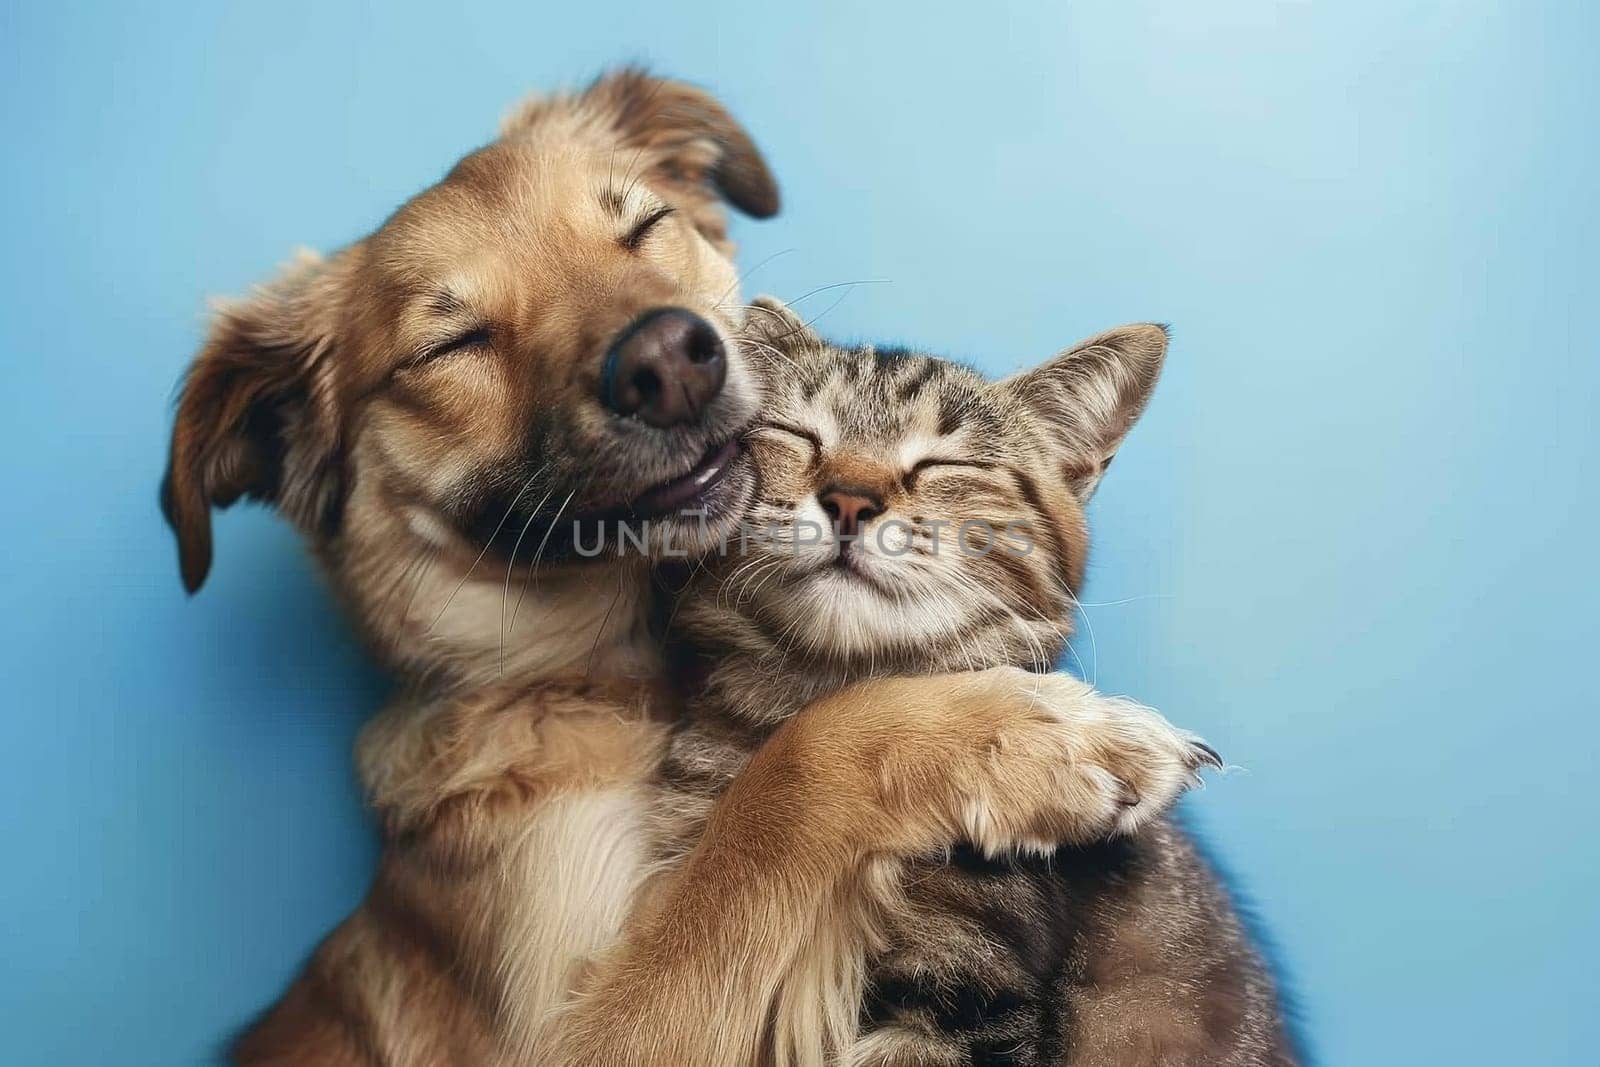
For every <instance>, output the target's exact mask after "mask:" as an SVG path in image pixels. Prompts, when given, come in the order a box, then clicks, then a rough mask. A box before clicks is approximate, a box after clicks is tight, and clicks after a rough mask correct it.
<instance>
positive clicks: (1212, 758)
mask: <svg viewBox="0 0 1600 1067" xmlns="http://www.w3.org/2000/svg"><path fill="white" fill-rule="evenodd" d="M1012 684H1013V685H1014V686H1015V689H1014V691H1013V698H1012V699H1014V700H1016V701H1018V702H1019V705H1020V706H1022V707H1025V708H1026V709H1028V711H1029V712H1031V714H1029V715H1027V716H1026V717H1025V720H1024V721H1023V722H1022V723H1020V724H1013V725H1012V726H1011V727H1010V728H1007V729H1005V730H1004V731H1003V732H1002V735H1001V736H1002V741H1001V745H1000V747H999V751H998V752H997V753H996V756H997V761H998V765H999V768H1000V771H1001V773H1002V774H1005V772H1006V770H1007V769H1009V770H1010V771H1012V772H1014V773H1012V774H1011V775H1009V776H1008V777H1009V781H1008V782H1002V783H1000V789H999V792H1001V793H1007V792H1014V791H1016V790H1020V791H1021V792H1022V795H1017V796H1013V797H1011V798H1009V799H1010V800H1012V801H1013V802H1015V803H1018V804H1019V805H1020V810H1017V811H1014V812H1012V814H1016V815H1021V816H1023V820H1024V825H1025V826H1026V827H1027V829H1026V830H1025V831H1024V834H1023V836H1022V838H1021V839H1020V840H1016V841H1011V842H1003V841H1001V840H999V838H1002V837H1004V836H1005V835H1004V834H1003V832H1000V833H997V831H1002V828H1003V827H1005V825H1006V824H1007V823H1008V822H1009V821H1010V820H1007V819H1005V818H1004V817H999V818H996V817H993V816H992V815H991V817H989V818H987V819H986V818H983V816H982V813H979V812H974V816H975V819H974V821H975V825H974V826H973V830H974V831H975V836H974V838H973V840H974V841H975V842H977V843H978V844H979V845H980V847H985V848H986V849H988V850H992V851H998V850H999V849H1000V848H1004V847H1016V846H1018V845H1020V846H1022V847H1032V848H1037V849H1041V850H1044V849H1049V848H1051V847H1053V846H1054V845H1056V844H1061V843H1069V844H1082V843H1088V842H1091V841H1096V840H1101V839H1103V838H1106V837H1110V836H1112V835H1115V834H1122V833H1131V832H1132V831H1134V830H1136V829H1138V827H1140V826H1142V825H1143V824H1145V823H1146V822H1148V821H1149V820H1150V819H1152V818H1154V817H1155V816H1157V815H1159V814H1161V813H1162V812H1163V811H1165V810H1167V808H1168V807H1170V806H1171V805H1172V803H1173V802H1174V801H1175V800H1177V798H1178V797H1179V796H1180V795H1181V794H1182V793H1183V792H1184V791H1185V790H1186V789H1189V788H1191V787H1193V786H1195V785H1198V784H1199V782H1200V777H1199V772H1200V769H1201V768H1202V767H1207V766H1210V767H1216V768H1220V767H1221V766H1222V760H1221V758H1220V757H1219V756H1218V755H1217V752H1216V750H1215V749H1213V748H1212V747H1211V746H1210V745H1208V744H1206V743H1205V742H1204V741H1202V740H1201V739H1200V738H1199V737H1197V736H1195V735H1194V734H1192V733H1189V732H1188V731H1186V730H1180V729H1178V728H1177V727H1175V726H1173V725H1172V724H1171V723H1169V722H1168V721H1167V720H1166V719H1164V718H1162V717H1161V716H1160V715H1158V714H1157V713H1156V712H1154V711H1151V710H1150V709H1149V708H1147V707H1144V706H1143V705H1141V704H1137V703H1135V702H1134V701H1131V700H1127V699H1125V698H1121V697H1108V696H1105V695H1103V694H1100V693H1097V692H1095V690H1094V689H1093V688H1091V687H1090V686H1088V685H1086V684H1085V683H1083V682H1081V681H1079V680H1078V679H1076V678H1073V677H1072V676H1070V675H1066V674H1047V675H1038V674H1027V673H1025V672H1021V671H1019V672H1016V674H1015V675H1014V676H1013V679H1012ZM1030 720H1031V721H1030ZM997 799H998V798H997ZM997 846H998V847H997Z"/></svg>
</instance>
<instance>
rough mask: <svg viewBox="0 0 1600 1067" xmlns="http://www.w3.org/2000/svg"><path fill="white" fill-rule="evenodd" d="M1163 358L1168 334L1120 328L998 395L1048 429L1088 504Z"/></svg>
mask: <svg viewBox="0 0 1600 1067" xmlns="http://www.w3.org/2000/svg"><path fill="white" fill-rule="evenodd" d="M1166 354H1167V328H1166V327H1165V326H1155V325H1151V324H1149V323H1136V324H1134V325H1131V326H1119V327H1117V328H1116V329H1114V330H1108V331H1106V332H1105V333H1102V334H1098V335H1096V336H1094V337H1091V338H1089V339H1088V340H1086V341H1080V342H1079V343H1078V344H1076V345H1073V346H1072V347H1071V348H1069V349H1067V350H1066V351H1064V352H1062V353H1061V354H1060V355H1058V356H1056V357H1055V358H1054V359H1052V360H1050V361H1049V362H1048V363H1045V364H1044V365H1042V366H1039V367H1035V368H1033V369H1032V370H1028V371H1023V372H1022V373H1021V374H1017V375H1014V376H1012V377H1010V378H1007V379H1006V380H1005V381H1003V382H1001V383H1000V384H999V386H998V388H1000V389H1002V390H1005V391H1006V392H1009V393H1010V394H1011V395H1012V396H1013V397H1015V398H1016V399H1017V400H1019V401H1021V402H1022V403H1023V404H1024V405H1025V406H1026V407H1027V408H1028V409H1030V410H1031V411H1032V412H1033V413H1034V414H1035V415H1037V416H1038V417H1040V418H1042V419H1043V420H1044V421H1045V423H1046V425H1047V426H1048V427H1049V430H1050V433H1051V435H1052V437H1053V438H1054V439H1055V441H1056V442H1057V444H1058V445H1059V447H1060V448H1061V450H1062V454H1063V456H1064V460H1063V462H1064V465H1065V473H1066V478H1067V483H1068V485H1069V486H1070V487H1071V489H1072V492H1073V494H1074V495H1075V496H1077V498H1078V499H1079V500H1080V501H1087V500H1088V499H1089V497H1090V496H1091V495H1092V494H1093V493H1094V490H1095V486H1097V485H1098V484H1099V483H1100V476H1101V475H1102V474H1104V473H1105V469H1106V467H1107V466H1108V465H1109V464H1110V463H1111V458H1112V456H1114V455H1115V454H1116V451H1117V448H1118V446H1119V445H1121V444H1122V439H1123V438H1124V437H1125V436H1127V433H1128V431H1129V430H1131V429H1132V428H1133V424H1134V423H1135V422H1136V421H1138V418H1139V416H1140V414H1142V413H1143V412H1144V408H1145V404H1146V403H1148V402H1149V400H1150V394H1151V393H1152V392H1153V391H1154V390H1155V386H1156V379H1157V378H1158V377H1159V376H1160V374H1161V364H1162V362H1163V360H1165V358H1166Z"/></svg>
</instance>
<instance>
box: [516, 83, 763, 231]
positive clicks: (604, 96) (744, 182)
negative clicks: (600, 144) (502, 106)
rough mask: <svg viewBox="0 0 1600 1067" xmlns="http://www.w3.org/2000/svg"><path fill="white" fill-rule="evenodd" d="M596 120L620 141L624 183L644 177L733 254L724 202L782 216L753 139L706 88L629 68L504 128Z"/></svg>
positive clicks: (524, 111)
mask: <svg viewBox="0 0 1600 1067" xmlns="http://www.w3.org/2000/svg"><path fill="white" fill-rule="evenodd" d="M564 118H565V119H569V120H570V119H576V120H577V121H579V122H587V121H589V120H598V121H599V122H602V123H604V124H605V125H606V126H607V127H608V128H609V130H610V133H611V135H612V136H613V137H615V139H616V141H615V152H616V161H615V162H616V171H617V179H618V181H622V182H625V181H629V180H632V178H633V177H634V176H636V175H638V176H643V177H644V178H645V180H647V181H648V182H649V183H650V185H651V187H652V188H654V189H656V190H657V191H658V192H660V193H661V195H663V196H664V197H666V198H667V199H668V200H669V201H670V202H672V203H673V205H674V206H675V207H677V208H679V209H680V210H681V211H683V212H685V214H686V215H687V216H688V217H689V218H690V219H691V220H692V221H693V222H694V224H695V226H696V228H698V229H699V230H700V232H701V233H703V234H704V235H705V236H706V238H707V239H708V240H710V241H711V242H712V243H714V244H717V245H719V246H721V247H722V248H724V250H728V245H727V232H728V220H727V217H726V215H725V214H724V212H723V210H722V206H721V205H722V202H723V201H726V202H727V203H729V204H732V205H733V206H734V207H736V208H738V209H739V210H740V211H742V212H744V213H745V214H746V215H750V216H752V217H754V218H758V219H764V218H769V217H771V216H772V215H776V214H777V213H778V183H777V181H776V180H775V179H774V178H773V177H772V172H771V171H770V170H769V169H768V168H767V163H766V160H765V159H763V158H762V156H761V152H760V151H759V150H758V149H757V148H756V146H755V142H754V141H753V140H752V139H751V137H750V134H749V133H748V132H746V131H745V129H744V127H742V126H740V125H739V123H738V122H737V121H735V120H734V118H733V116H732V115H730V114H728V111H727V109H726V108H724V107H723V106H722V105H721V104H720V103H718V102H717V100H716V99H715V98H713V97H712V96H711V94H709V93H707V92H706V91H705V90H703V89H698V88H696V87H695V86H693V85H688V84H686V83H684V82H680V81H673V80H671V79H668V78H658V77H656V76H654V75H652V74H649V73H647V72H645V71H644V70H641V69H639V68H637V67H625V68H623V69H621V70H616V71H612V72H611V73H609V74H604V75H602V76H601V77H599V78H597V79H596V80H595V81H594V83H593V84H591V85H590V86H589V87H588V88H587V89H585V90H584V91H583V92H582V93H581V94H578V95H577V96H557V97H535V98H533V99H531V100H529V101H527V102H526V103H524V104H523V105H522V106H521V107H519V108H517V109H516V110H515V111H514V112H513V113H512V114H511V116H510V117H509V118H507V119H506V121H505V123H504V124H503V127H502V132H503V133H504V134H505V135H506V136H508V137H511V136H519V135H522V134H525V133H530V132H536V131H537V130H538V129H539V128H540V127H541V126H543V125H544V124H546V123H548V122H553V121H561V120H562V119H564Z"/></svg>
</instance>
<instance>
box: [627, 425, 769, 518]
mask: <svg viewBox="0 0 1600 1067" xmlns="http://www.w3.org/2000/svg"><path fill="white" fill-rule="evenodd" d="M742 450H743V448H742V446H741V444H740V440H739V438H738V437H737V436H735V437H732V438H729V439H728V440H727V441H724V442H723V443H722V444H720V445H714V446H712V448H711V449H710V450H708V451H707V452H706V454H705V455H704V456H702V457H701V458H700V462H699V463H696V464H695V465H694V467H693V468H692V469H690V471H689V472H688V473H687V474H682V475H679V476H678V477H676V478H673V479H672V480H671V481H667V482H662V483H661V484H660V485H657V486H653V487H651V488H650V489H647V490H646V491H645V492H644V493H642V494H641V495H639V496H638V497H635V498H634V500H633V503H632V504H630V505H629V510H630V511H632V512H633V514H634V515H635V516H637V517H639V518H649V517H650V516H653V515H661V514H665V513H666V512H669V511H677V510H679V509H681V508H685V507H688V506H689V505H690V504H693V503H695V502H696V501H698V500H699V499H700V498H701V497H703V496H705V494H706V493H707V492H708V491H709V490H710V489H711V488H712V486H714V485H716V484H717V483H718V482H720V481H721V480H722V479H723V477H724V476H725V475H726V474H727V473H728V471H729V470H730V469H732V467H733V465H734V462H735V461H736V460H737V459H738V458H739V453H740V452H741V451H742Z"/></svg>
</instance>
